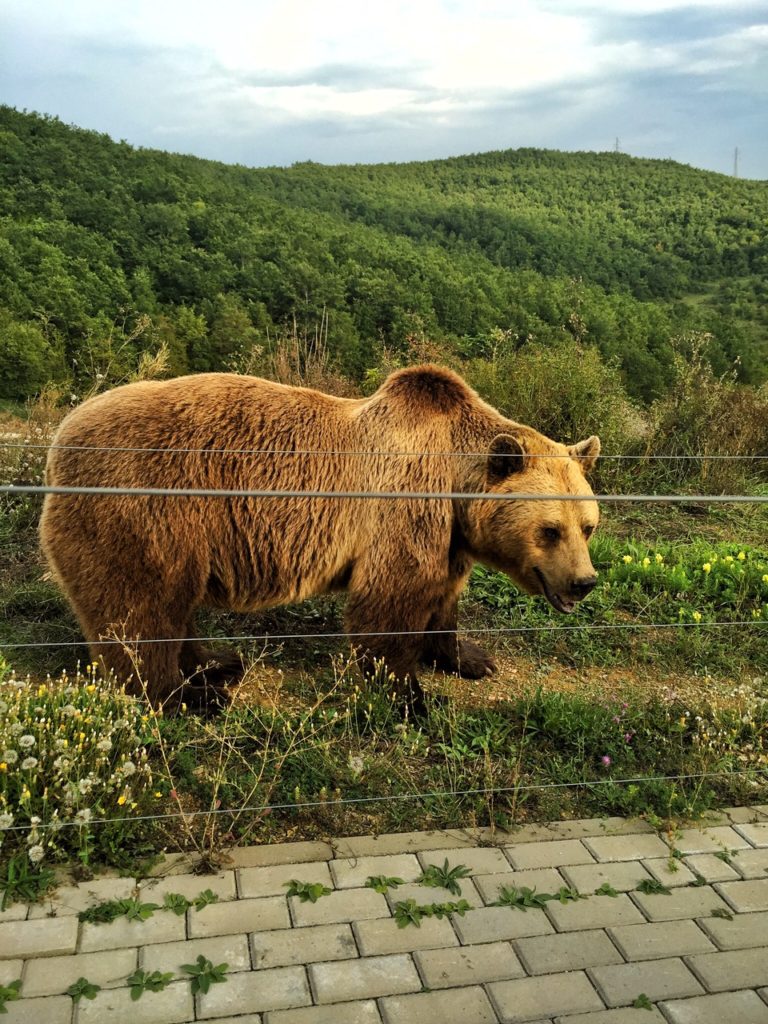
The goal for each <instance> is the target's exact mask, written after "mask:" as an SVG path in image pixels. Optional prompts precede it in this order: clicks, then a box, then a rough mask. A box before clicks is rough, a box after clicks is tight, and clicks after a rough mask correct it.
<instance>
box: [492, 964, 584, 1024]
mask: <svg viewBox="0 0 768 1024" xmlns="http://www.w3.org/2000/svg"><path fill="white" fill-rule="evenodd" d="M487 988H488V994H489V995H490V997H491V1002H492V1003H493V1005H494V1008H495V1009H496V1012H497V1014H498V1015H499V1020H501V1021H502V1022H503V1024H517V1022H518V1021H536V1020H540V1019H541V1015H542V1013H543V1014H545V1015H546V1016H550V1017H554V1016H556V1015H557V1014H562V1013H578V1012H580V1011H586V1010H602V1009H604V1005H603V1002H602V1000H601V999H600V997H599V996H598V994H597V992H595V990H594V988H593V987H592V985H591V984H590V981H589V979H588V978H587V976H586V974H584V972H583V971H569V972H568V973H567V974H547V975H542V976H541V977H539V978H519V979H517V980H515V981H495V982H491V983H490V984H489V985H488V986H487Z"/></svg>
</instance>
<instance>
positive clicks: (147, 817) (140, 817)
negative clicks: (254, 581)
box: [2, 768, 768, 832]
mask: <svg viewBox="0 0 768 1024" xmlns="http://www.w3.org/2000/svg"><path fill="white" fill-rule="evenodd" d="M755 775H764V776H766V780H767V781H768V770H766V769H761V768H744V769H740V770H739V771H735V772H728V771H720V772H696V773H692V774H689V775H640V776H636V777H634V778H631V779H613V778H602V779H587V780H584V781H582V782H539V783H529V784H526V785H522V786H500V787H498V788H492V787H483V788H481V789H459V790H453V789H446V790H434V791H427V792H425V793H392V794H388V795H385V796H355V797H341V798H339V799H338V800H304V801H300V802H298V803H290V804H256V805H249V806H244V807H211V808H210V809H209V810H206V811H173V812H168V813H166V814H137V815H136V817H130V818H128V817H125V816H123V817H121V818H91V819H90V820H89V821H87V822H78V821H60V822H41V823H40V824H39V825H34V826H33V825H10V826H9V827H8V828H6V829H3V830H2V831H5V832H29V831H31V830H32V829H33V828H34V829H35V830H36V831H38V832H42V831H43V830H47V829H55V830H60V829H65V828H78V829H82V828H90V827H91V826H92V825H111V824H114V823H116V822H119V823H121V824H125V822H126V821H172V820H178V819H179V818H184V819H187V820H188V819H190V818H200V817H209V816H214V815H215V816H218V815H229V816H230V817H235V816H237V815H239V814H260V813H270V812H271V811H293V810H302V809H306V808H310V807H326V808H327V807H340V806H347V805H354V804H380V803H396V802H399V801H408V800H424V799H442V798H445V797H458V796H501V795H503V794H506V793H527V792H533V791H538V790H549V789H586V788H588V787H590V786H610V785H616V786H618V785H627V784H633V785H634V784H638V783H643V782H685V781H692V780H694V779H715V778H737V777H742V776H755Z"/></svg>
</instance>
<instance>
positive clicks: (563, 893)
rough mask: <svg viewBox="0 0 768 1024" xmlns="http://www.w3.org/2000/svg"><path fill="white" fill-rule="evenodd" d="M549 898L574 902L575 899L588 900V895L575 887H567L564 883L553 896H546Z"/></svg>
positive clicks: (562, 901) (561, 901)
mask: <svg viewBox="0 0 768 1024" xmlns="http://www.w3.org/2000/svg"><path fill="white" fill-rule="evenodd" d="M547 898H548V899H551V900H558V901H559V902H560V903H575V902H576V901H577V900H588V899H589V896H586V895H584V894H582V893H580V892H579V891H578V890H576V889H569V888H568V886H566V885H561V886H560V888H559V889H558V890H557V892H556V893H555V894H554V896H549V895H548V897H547Z"/></svg>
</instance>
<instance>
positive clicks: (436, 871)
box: [416, 858, 471, 896]
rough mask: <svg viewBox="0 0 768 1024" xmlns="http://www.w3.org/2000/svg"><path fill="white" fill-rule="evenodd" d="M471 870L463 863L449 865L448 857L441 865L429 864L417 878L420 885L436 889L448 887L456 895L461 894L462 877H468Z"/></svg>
mask: <svg viewBox="0 0 768 1024" xmlns="http://www.w3.org/2000/svg"><path fill="white" fill-rule="evenodd" d="M470 874H471V871H470V870H469V868H468V867H465V866H464V865H463V864H457V865H456V867H454V868H452V867H449V866H448V859H447V858H446V860H445V861H444V862H443V866H442V867H440V866H439V865H437V864H429V865H428V866H427V867H426V868H424V871H423V872H422V874H421V876H420V877H419V878H417V879H416V881H417V882H418V883H419V885H428V886H431V887H433V888H435V889H440V888H441V889H447V890H448V892H450V893H453V895H454V896H461V886H460V885H459V879H460V878H468V877H469V875H470Z"/></svg>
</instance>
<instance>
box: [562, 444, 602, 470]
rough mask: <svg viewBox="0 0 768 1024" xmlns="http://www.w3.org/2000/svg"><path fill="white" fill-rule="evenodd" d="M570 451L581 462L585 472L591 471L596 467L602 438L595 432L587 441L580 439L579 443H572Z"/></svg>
mask: <svg viewBox="0 0 768 1024" xmlns="http://www.w3.org/2000/svg"><path fill="white" fill-rule="evenodd" d="M568 453H569V455H570V456H571V458H572V459H576V461H577V462H578V463H580V465H581V468H582V469H583V470H584V472H585V473H589V471H590V470H591V469H593V468H594V465H595V463H596V462H597V457H598V455H599V454H600V438H599V437H596V436H595V435H594V434H593V435H592V437H588V438H587V439H586V441H579V443H578V444H573V445H571V447H570V448H569V449H568Z"/></svg>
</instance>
